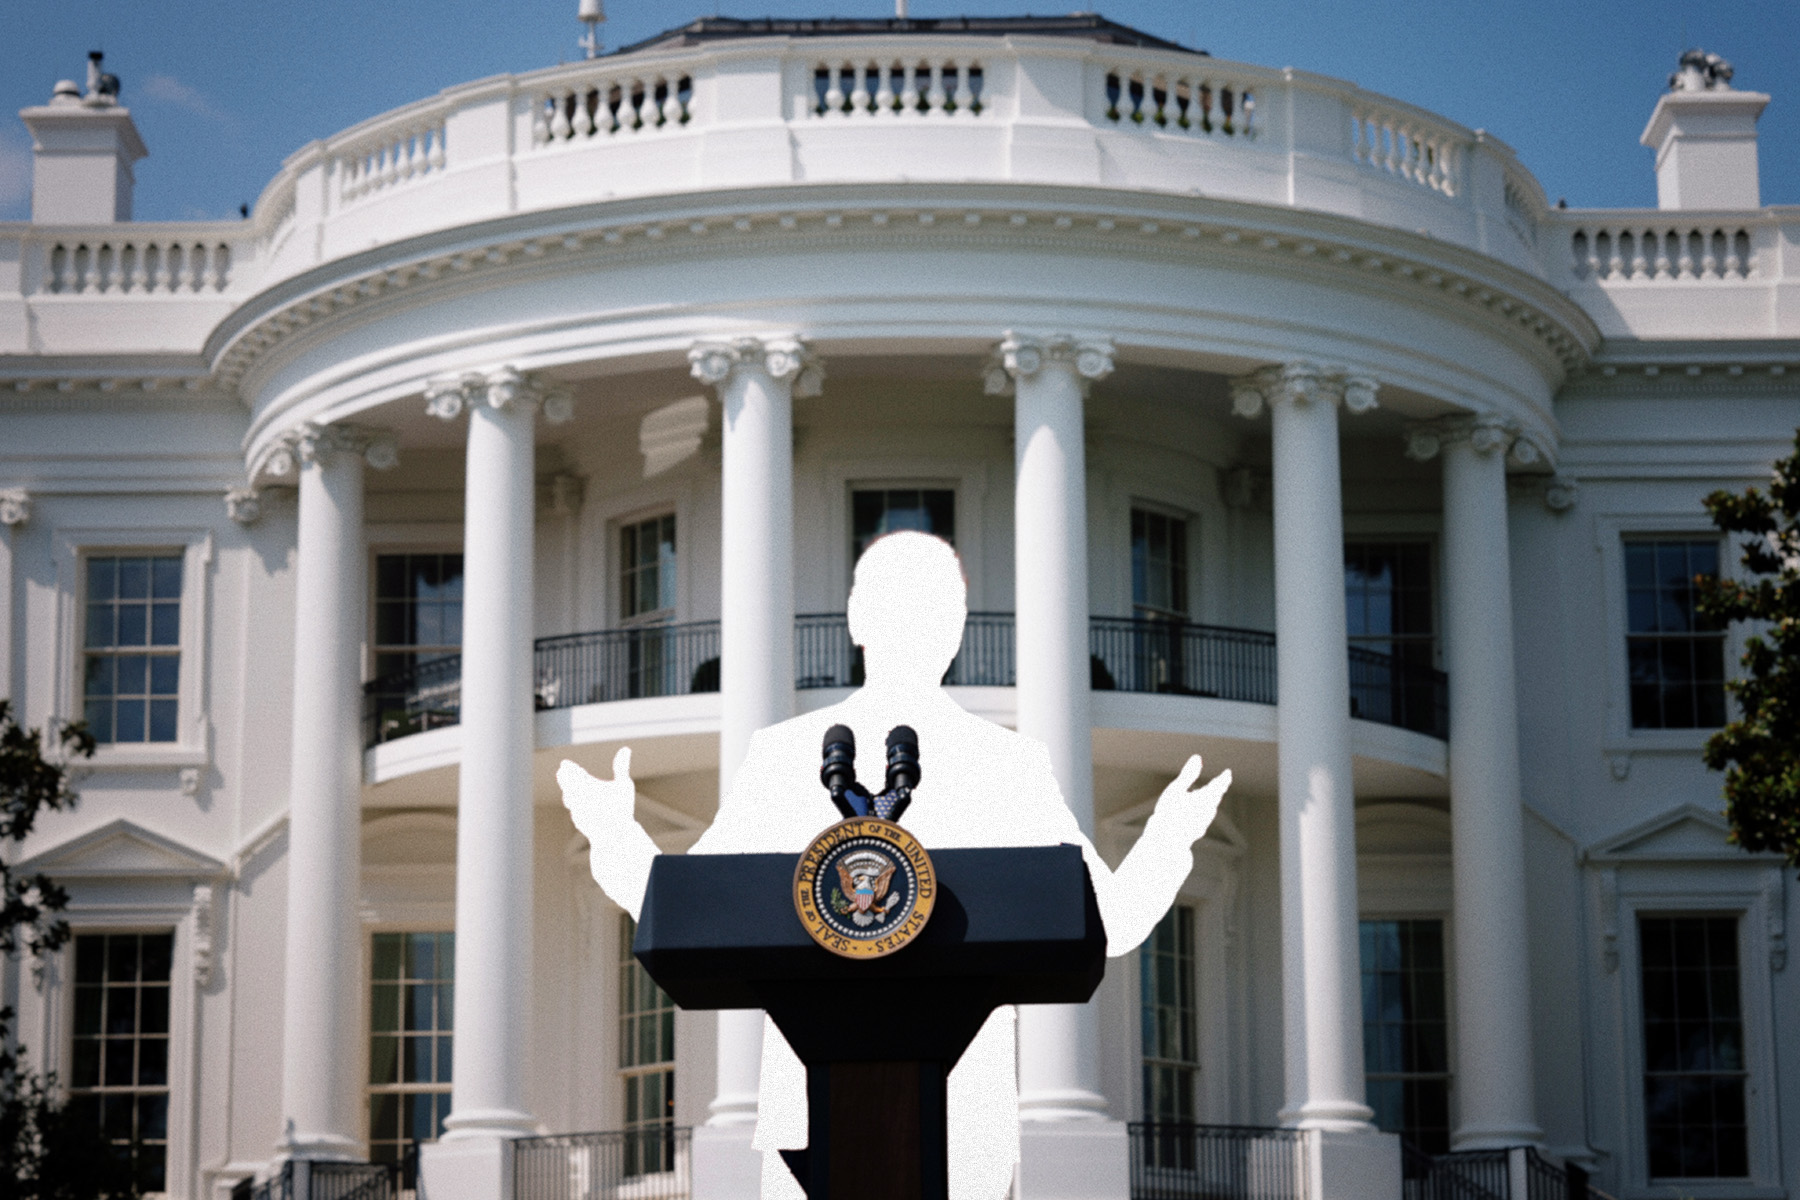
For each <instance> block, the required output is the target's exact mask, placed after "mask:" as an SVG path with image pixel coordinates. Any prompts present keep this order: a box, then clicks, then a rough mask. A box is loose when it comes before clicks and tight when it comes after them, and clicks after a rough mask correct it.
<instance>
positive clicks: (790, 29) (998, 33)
mask: <svg viewBox="0 0 1800 1200" xmlns="http://www.w3.org/2000/svg"><path fill="white" fill-rule="evenodd" d="M884 33H904V34H927V35H929V34H964V35H966V34H977V35H986V36H990V37H1004V36H1006V35H1007V34H1013V33H1028V34H1033V35H1035V36H1038V37H1065V38H1078V39H1081V40H1083V41H1089V42H1100V43H1102V44H1104V45H1109V46H1141V47H1144V48H1146V49H1151V50H1180V51H1182V52H1184V53H1187V54H1205V53H1206V51H1204V50H1191V49H1189V48H1188V47H1186V46H1183V45H1179V44H1178V43H1175V42H1170V41H1164V40H1163V39H1162V38H1159V37H1152V36H1151V35H1149V34H1147V33H1142V32H1140V31H1138V30H1136V29H1133V28H1131V27H1130V26H1128V25H1120V24H1119V23H1118V22H1116V21H1109V20H1107V19H1106V18H1105V17H1102V16H1098V15H1096V14H1094V13H1075V14H1073V15H1072V16H1067V17H872V18H862V17H758V18H754V19H750V20H745V19H743V18H741V17H701V18H699V19H698V20H695V21H690V22H689V23H688V24H686V25H682V26H679V27H677V28H675V29H670V30H666V31H665V32H663V33H659V34H657V35H656V36H655V37H648V38H645V39H644V40H643V41H641V42H634V43H633V44H631V45H629V46H621V47H620V48H619V49H617V50H615V51H613V53H614V54H631V53H633V52H634V51H638V50H650V49H673V48H675V47H678V46H699V45H703V44H705V43H707V42H720V41H730V40H733V39H737V38H753V37H793V38H802V37H840V36H843V35H847V34H850V35H854V34H864V35H868V34H884Z"/></svg>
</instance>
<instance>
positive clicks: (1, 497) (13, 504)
mask: <svg viewBox="0 0 1800 1200" xmlns="http://www.w3.org/2000/svg"><path fill="white" fill-rule="evenodd" d="M29 520H31V493H30V492H27V491H26V490H25V489H24V488H7V489H5V490H0V528H4V530H5V532H4V533H0V700H10V699H12V694H13V545H14V543H15V542H16V541H17V540H18V537H19V531H20V528H21V527H22V526H23V525H24V524H25V523H26V522H27V521H29ZM13 716H14V717H15V718H16V719H18V720H20V721H23V720H24V719H25V714H24V713H22V712H14V713H13Z"/></svg>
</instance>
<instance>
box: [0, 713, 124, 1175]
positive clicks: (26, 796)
mask: <svg viewBox="0 0 1800 1200" xmlns="http://www.w3.org/2000/svg"><path fill="white" fill-rule="evenodd" d="M46 740H48V741H50V742H51V743H52V744H51V745H49V746H46V745H45V742H46ZM93 753H94V738H93V735H92V734H90V733H88V731H87V729H86V727H85V726H82V725H79V724H76V725H66V726H63V727H62V728H61V729H60V730H58V731H56V732H55V733H54V734H53V735H52V736H51V737H50V738H49V739H46V738H45V737H44V735H43V734H41V733H40V732H39V731H38V730H36V729H27V728H25V727H24V726H22V725H20V724H19V723H18V722H17V721H15V720H14V719H13V715H12V707H11V705H10V704H8V703H7V702H6V701H4V700H0V845H3V844H5V843H7V842H12V843H13V844H15V845H16V844H17V839H22V838H24V837H25V835H26V834H28V833H30V832H31V829H32V826H33V825H35V824H36V823H37V818H38V814H39V813H41V812H44V811H46V810H49V811H56V810H59V809H67V808H72V807H74V805H75V789H74V788H73V786H71V779H70V769H69V765H68V764H69V762H70V760H71V759H73V758H77V757H82V758H85V757H88V756H90V755H92V754H93ZM68 902H69V896H68V893H66V892H65V891H63V890H62V889H61V888H59V887H57V886H56V884H55V883H54V882H52V881H51V880H50V879H48V878H46V877H44V876H43V875H31V876H25V875H20V874H18V873H17V872H15V871H14V870H13V866H12V864H11V863H9V862H7V861H6V860H5V859H3V858H0V953H5V954H8V955H13V954H19V953H21V952H22V953H24V954H26V955H27V956H29V957H30V958H31V960H32V965H33V967H34V969H35V968H37V967H39V966H41V964H42V960H43V958H44V956H45V955H48V954H51V953H53V952H55V951H56V950H57V949H59V948H61V946H62V945H63V944H64V943H65V942H67V941H68V940H69V925H68V922H67V921H65V920H63V918H62V910H63V909H64V907H65V906H67V904H68ZM12 1018H13V1012H12V1009H10V1008H0V1192H4V1193H5V1194H6V1195H8V1196H14V1197H17V1198H18V1200H122V1198H124V1197H131V1196H136V1195H137V1188H136V1187H135V1186H134V1184H133V1182H132V1178H131V1164H130V1162H129V1161H128V1160H127V1159H125V1158H124V1157H123V1156H121V1155H119V1154H117V1153H115V1152H114V1150H113V1148H112V1146H111V1145H109V1144H108V1143H107V1142H106V1140H105V1139H104V1138H102V1137H101V1135H100V1131H99V1130H97V1129H95V1128H94V1127H93V1126H92V1125H91V1124H89V1123H87V1122H85V1121H81V1120H79V1119H77V1118H75V1116H74V1115H73V1114H71V1113H70V1112H69V1111H68V1109H67V1107H66V1106H65V1105H63V1104H62V1103H61V1101H60V1100H59V1098H58V1093H57V1087H56V1079H55V1077H54V1076H42V1075H38V1074H35V1073H34V1072H32V1071H30V1070H27V1069H26V1066H25V1062H24V1053H25V1048H24V1047H22V1046H19V1045H16V1044H15V1043H14V1041H13V1037H12ZM9 1189H10V1190H9Z"/></svg>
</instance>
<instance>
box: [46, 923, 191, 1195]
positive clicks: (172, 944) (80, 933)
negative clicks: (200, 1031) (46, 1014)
mask: <svg viewBox="0 0 1800 1200" xmlns="http://www.w3.org/2000/svg"><path fill="white" fill-rule="evenodd" d="M157 935H162V936H167V937H168V939H169V979H168V988H169V1012H168V1026H169V1027H168V1030H167V1033H166V1037H167V1041H168V1048H167V1051H166V1053H167V1055H168V1061H167V1063H166V1065H165V1068H164V1071H165V1079H164V1083H163V1086H162V1088H161V1091H162V1094H163V1095H164V1096H165V1097H166V1098H167V1108H166V1111H165V1114H164V1118H163V1121H164V1125H163V1139H162V1140H163V1190H162V1191H161V1192H149V1193H146V1195H151V1196H157V1195H170V1194H173V1193H174V1192H175V1189H173V1188H171V1187H170V1186H169V1183H170V1180H171V1178H172V1176H173V1174H174V1168H175V1163H174V1151H175V1142H174V1131H175V1116H176V1113H175V1097H176V1087H175V1073H176V1068H177V1066H178V1062H177V1060H176V1057H175V1044H176V1024H175V1016H176V1013H175V1006H176V991H177V990H178V988H179V986H180V964H179V962H178V960H177V956H176V942H177V939H178V937H179V929H178V928H176V927H174V926H166V925H164V926H152V927H146V928H136V927H126V928H117V929H115V928H108V927H98V926H86V927H83V928H80V929H75V928H73V927H71V929H70V937H69V941H68V945H67V946H66V947H65V948H64V950H63V951H61V952H60V957H61V959H62V965H63V967H64V968H65V970H66V974H65V977H64V980H63V990H64V991H65V992H67V998H66V1000H65V1002H64V1008H65V1013H66V1016H67V1018H68V1025H67V1027H66V1032H65V1034H64V1037H63V1045H64V1047H65V1048H66V1050H67V1051H68V1054H69V1060H68V1061H69V1069H68V1070H67V1071H64V1072H59V1073H58V1088H57V1091H58V1092H59V1093H60V1095H61V1097H62V1099H63V1100H64V1101H65V1102H70V1103H72V1102H73V1101H74V1099H75V1096H76V1093H78V1092H82V1093H88V1094H99V1095H105V1094H107V1093H108V1092H113V1093H114V1094H116V1093H117V1092H127V1093H129V1094H133V1095H139V1094H144V1093H146V1092H151V1091H155V1090H156V1089H153V1088H139V1087H137V1086H132V1087H129V1088H119V1089H113V1088H106V1089H104V1090H101V1089H97V1088H96V1089H89V1088H77V1087H74V1086H73V1085H72V1084H71V1082H70V1081H71V1080H72V1079H73V1076H74V1070H73V1066H74V1053H73V1050H74V1040H75V1011H74V1010H75V1001H76V997H77V996H78V994H79V986H78V985H79V980H78V978H77V975H76V971H75V957H76V953H75V951H76V939H77V938H81V937H131V936H157ZM140 988H141V985H140ZM141 1014H142V1010H141V1009H140V1010H139V1018H138V1019H139V1023H140V1025H141V1022H142V1015H141ZM135 1036H136V1037H137V1038H138V1039H140V1040H141V1039H142V1038H143V1037H144V1034H143V1032H142V1030H141V1028H140V1030H139V1031H138V1032H137V1034H136V1035H135Z"/></svg>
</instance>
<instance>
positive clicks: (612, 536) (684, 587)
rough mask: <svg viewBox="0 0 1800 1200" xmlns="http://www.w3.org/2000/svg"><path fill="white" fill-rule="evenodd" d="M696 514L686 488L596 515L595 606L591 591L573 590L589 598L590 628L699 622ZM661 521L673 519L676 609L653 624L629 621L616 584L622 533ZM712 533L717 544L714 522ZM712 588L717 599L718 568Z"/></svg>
mask: <svg viewBox="0 0 1800 1200" xmlns="http://www.w3.org/2000/svg"><path fill="white" fill-rule="evenodd" d="M590 507H591V506H590ZM585 511H586V510H584V512H585ZM694 513H695V504H694V503H693V496H692V494H691V489H690V488H688V487H685V486H684V487H681V488H671V489H667V490H661V491H659V492H658V493H657V494H656V495H655V496H654V497H653V498H646V497H645V496H643V495H638V496H634V497H629V498H627V499H626V500H625V501H624V502H623V503H621V504H620V505H619V506H618V507H616V508H613V509H610V510H605V511H602V512H599V513H597V514H596V520H595V529H596V531H597V534H598V536H599V538H600V542H601V545H600V553H599V554H597V555H595V556H594V559H593V561H595V562H597V563H598V564H599V565H600V573H601V579H600V587H599V589H598V603H595V589H592V588H580V587H578V588H577V590H578V592H581V591H585V592H587V593H588V594H587V596H586V597H585V599H586V601H587V603H588V605H589V608H590V612H591V614H592V615H591V617H589V618H587V619H588V620H590V621H596V622H597V624H592V625H591V626H588V627H590V628H595V629H608V630H613V629H625V628H637V627H639V626H641V625H645V624H662V625H686V624H689V623H691V622H693V621H696V620H698V619H699V618H698V617H697V616H696V615H695V603H694V597H695V595H696V592H697V588H696V583H697V580H696V579H695V577H694V572H695V570H696V569H697V567H698V564H699V561H700V560H699V559H698V558H697V557H696V555H695V553H694V538H695V536H696V535H697V534H698V532H699V529H698V522H697V521H696V519H695V516H694ZM665 516H672V517H674V518H675V606H674V607H673V608H670V609H661V610H658V611H659V612H661V613H662V614H663V615H662V616H659V617H657V618H656V619H655V620H650V619H648V618H646V617H644V616H642V615H639V616H635V617H627V616H626V615H625V607H624V602H623V601H624V597H623V595H622V594H621V592H620V580H621V577H622V575H623V572H624V569H625V552H624V549H623V547H622V545H621V541H622V539H623V536H624V531H625V528H626V527H627V526H630V525H638V524H641V523H643V522H645V521H648V520H651V519H653V518H656V517H665ZM711 531H712V535H713V537H714V538H715V539H716V538H717V536H718V525H717V521H716V518H715V522H714V524H713V525H712V526H711ZM717 544H718V543H717V541H716V540H715V541H714V543H713V545H714V547H715V550H716V547H717ZM715 559H716V553H715ZM711 585H712V590H713V594H714V596H715V598H716V596H717V589H718V582H717V571H716V565H715V571H714V575H713V577H712V580H711ZM583 599H584V597H582V596H581V595H577V597H576V600H575V603H576V604H577V605H580V604H581V603H582V600H583ZM715 609H716V599H715Z"/></svg>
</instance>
